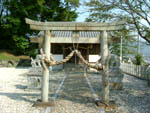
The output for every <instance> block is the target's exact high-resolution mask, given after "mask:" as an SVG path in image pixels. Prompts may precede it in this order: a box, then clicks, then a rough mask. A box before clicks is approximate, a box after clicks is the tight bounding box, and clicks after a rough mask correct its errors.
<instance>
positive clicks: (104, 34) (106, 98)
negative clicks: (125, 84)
mask: <svg viewBox="0 0 150 113" xmlns="http://www.w3.org/2000/svg"><path fill="white" fill-rule="evenodd" d="M100 42H101V57H102V66H103V67H104V70H103V75H102V83H103V92H102V101H103V102H104V103H105V104H109V72H108V71H109V69H108V68H109V67H108V62H107V58H108V55H109V48H108V42H107V32H106V31H103V32H102V36H101V40H100Z"/></svg>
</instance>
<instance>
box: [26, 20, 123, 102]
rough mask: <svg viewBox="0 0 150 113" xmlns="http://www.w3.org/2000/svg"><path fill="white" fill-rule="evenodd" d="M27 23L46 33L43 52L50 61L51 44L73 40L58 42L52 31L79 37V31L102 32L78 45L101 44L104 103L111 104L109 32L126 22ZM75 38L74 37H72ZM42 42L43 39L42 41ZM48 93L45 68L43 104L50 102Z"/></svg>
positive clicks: (30, 21)
mask: <svg viewBox="0 0 150 113" xmlns="http://www.w3.org/2000/svg"><path fill="white" fill-rule="evenodd" d="M25 21H26V23H27V24H29V25H30V28H31V29H32V30H40V31H44V37H43V38H44V39H43V51H44V54H45V55H46V56H47V58H48V59H50V52H51V43H52V42H53V43H54V42H56V43H64V42H69V41H70V40H71V39H67V38H63V40H57V39H56V38H54V37H53V36H51V31H61V30H62V31H73V32H74V33H75V35H76V36H77V35H78V31H100V32H102V35H101V36H99V37H97V38H95V39H92V40H91V39H88V38H87V39H86V38H84V39H81V38H79V39H78V42H77V43H83V42H86V43H101V44H100V48H101V60H102V66H103V67H105V68H104V70H103V71H104V75H103V76H102V81H103V92H102V101H103V102H104V103H106V104H109V78H108V77H109V76H108V61H107V58H108V56H109V49H108V42H107V38H108V34H107V31H116V30H120V29H121V28H122V26H123V24H124V22H114V23H96V22H38V21H33V20H31V19H27V18H26V19H25ZM72 38H73V37H72ZM40 40H41V39H40ZM33 41H34V40H33ZM48 92H49V70H48V66H46V68H43V80H42V95H41V100H42V102H48Z"/></svg>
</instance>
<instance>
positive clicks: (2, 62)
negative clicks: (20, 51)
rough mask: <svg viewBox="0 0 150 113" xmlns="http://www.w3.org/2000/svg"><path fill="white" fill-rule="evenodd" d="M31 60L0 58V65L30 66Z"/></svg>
mask: <svg viewBox="0 0 150 113" xmlns="http://www.w3.org/2000/svg"><path fill="white" fill-rule="evenodd" d="M30 66H31V61H30V60H28V59H21V60H0V67H30Z"/></svg>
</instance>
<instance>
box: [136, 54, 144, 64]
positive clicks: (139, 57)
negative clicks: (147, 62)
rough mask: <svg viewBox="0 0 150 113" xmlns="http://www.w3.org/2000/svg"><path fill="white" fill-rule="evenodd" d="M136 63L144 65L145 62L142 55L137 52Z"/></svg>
mask: <svg viewBox="0 0 150 113" xmlns="http://www.w3.org/2000/svg"><path fill="white" fill-rule="evenodd" d="M135 64H136V65H142V64H144V60H143V57H142V55H140V54H136V56H135Z"/></svg>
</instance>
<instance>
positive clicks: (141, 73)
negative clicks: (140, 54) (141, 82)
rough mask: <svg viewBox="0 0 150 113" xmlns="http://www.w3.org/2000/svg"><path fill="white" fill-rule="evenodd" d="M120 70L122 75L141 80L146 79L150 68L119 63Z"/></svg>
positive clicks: (149, 73)
mask: <svg viewBox="0 0 150 113" xmlns="http://www.w3.org/2000/svg"><path fill="white" fill-rule="evenodd" d="M120 68H121V70H122V71H123V72H124V73H127V74H130V75H133V76H136V77H138V78H141V79H147V77H148V75H149V76H150V68H148V67H147V66H142V65H134V64H129V63H121V66H120Z"/></svg>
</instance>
